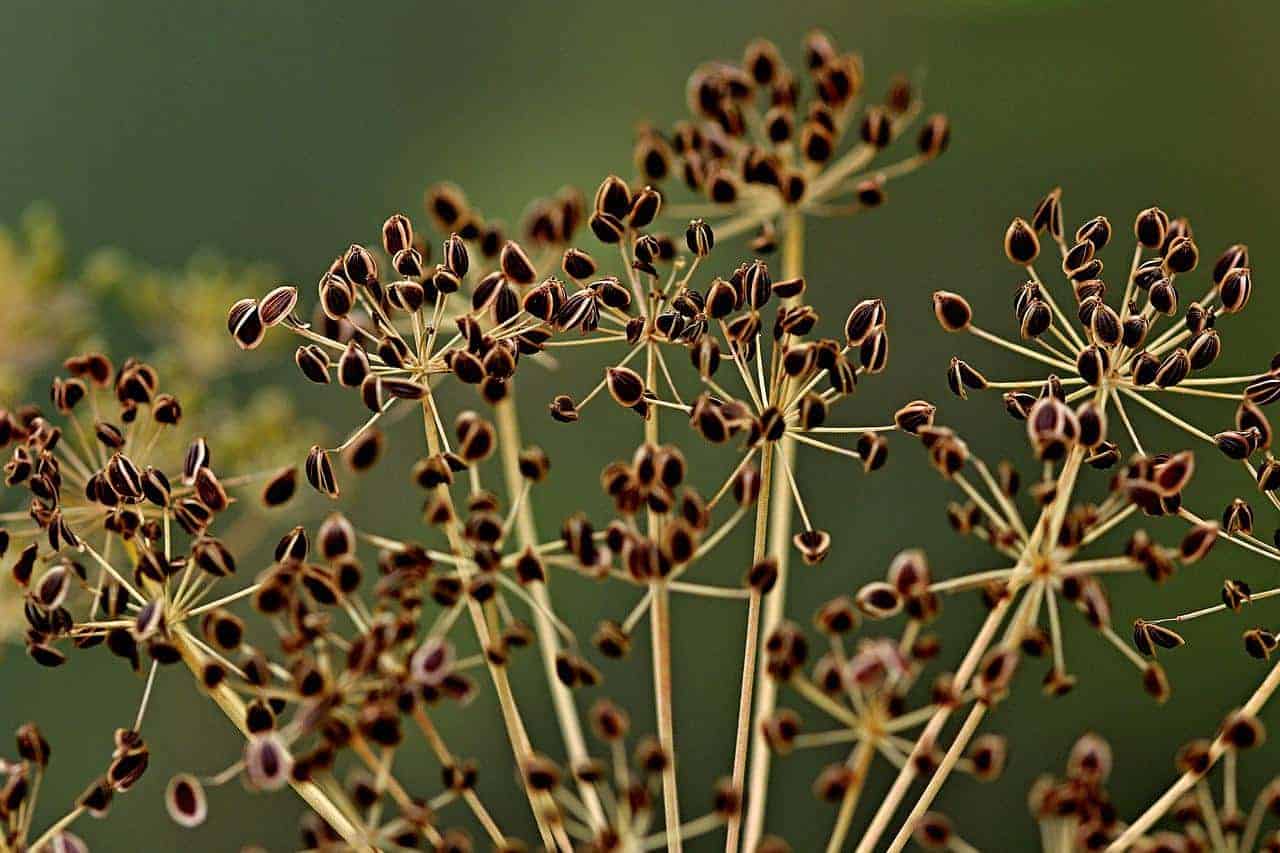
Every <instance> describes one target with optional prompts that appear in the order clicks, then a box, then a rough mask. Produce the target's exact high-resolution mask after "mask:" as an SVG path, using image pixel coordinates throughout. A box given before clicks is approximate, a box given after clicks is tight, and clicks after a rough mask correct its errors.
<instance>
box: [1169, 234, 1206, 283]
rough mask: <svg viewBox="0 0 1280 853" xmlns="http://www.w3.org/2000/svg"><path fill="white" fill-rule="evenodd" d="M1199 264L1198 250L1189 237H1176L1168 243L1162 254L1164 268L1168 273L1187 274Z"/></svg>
mask: <svg viewBox="0 0 1280 853" xmlns="http://www.w3.org/2000/svg"><path fill="white" fill-rule="evenodd" d="M1199 262H1200V250H1199V249H1198V248H1197V247H1196V243H1195V241H1194V240H1193V239H1191V237H1190V236H1177V237H1174V238H1173V239H1172V240H1170V241H1169V245H1168V246H1167V247H1166V248H1165V252H1164V267H1165V269H1166V270H1168V271H1169V272H1170V273H1175V274H1176V273H1187V272H1191V271H1192V270H1193V269H1195V268H1196V264H1197V263H1199Z"/></svg>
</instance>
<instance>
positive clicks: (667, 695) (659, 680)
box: [644, 343, 684, 853]
mask: <svg viewBox="0 0 1280 853" xmlns="http://www.w3.org/2000/svg"><path fill="white" fill-rule="evenodd" d="M654 347H656V344H653V343H650V345H649V352H648V362H647V365H646V369H645V387H647V388H653V387H655V384H654V383H655V379H656V378H657V371H656V368H657V358H656V352H657V351H656V349H654ZM644 440H645V442H646V443H648V444H650V445H652V446H655V447H656V446H657V444H658V411H657V409H654V410H652V411H651V412H650V413H649V416H648V417H647V418H646V419H645V422H644ZM658 533H659V531H658V518H657V515H656V514H655V513H654V512H653V511H652V510H650V511H649V535H650V536H651V537H652V538H653V539H654V541H657V539H658ZM651 611H652V612H651V613H650V614H649V629H650V630H649V634H650V637H651V639H652V645H653V693H654V695H653V699H654V706H655V708H654V709H655V712H656V717H657V723H658V742H659V743H660V744H662V749H663V751H664V752H666V755H667V763H666V766H665V767H664V768H663V771H662V803H663V811H664V814H665V816H666V827H667V850H668V853H680V851H681V850H683V849H684V846H683V843H682V841H681V834H680V799H679V792H678V791H677V789H676V749H675V726H674V723H673V720H672V701H671V595H670V590H669V589H668V588H667V581H666V579H665V578H658V579H657V580H655V581H654V582H653V601H652V605H651Z"/></svg>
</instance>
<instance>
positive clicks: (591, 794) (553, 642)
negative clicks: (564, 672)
mask: <svg viewBox="0 0 1280 853" xmlns="http://www.w3.org/2000/svg"><path fill="white" fill-rule="evenodd" d="M513 393H514V392H513ZM495 414H496V426H497V430H498V451H499V453H500V454H501V456H502V470H503V476H504V478H505V479H506V484H507V494H508V497H509V498H510V499H511V500H512V501H513V502H514V501H516V500H517V496H518V495H519V494H520V492H521V489H522V488H524V483H523V481H524V477H523V476H522V475H521V474H520V446H521V441H520V421H519V418H518V416H517V414H516V407H515V402H514V398H513V397H512V396H508V397H507V399H505V400H503V401H502V402H500V403H498V405H497V406H496V407H495ZM515 530H516V537H517V539H518V541H519V543H520V547H522V548H532V547H534V546H536V545H537V544H538V527H537V522H536V520H535V519H534V516H533V504H532V502H531V501H529V500H528V499H525V500H522V501H519V503H518V505H517V507H516V515H515ZM530 592H531V594H532V595H533V598H534V601H536V602H537V604H538V606H537V607H535V608H533V617H534V630H535V632H536V633H537V636H538V647H539V649H540V650H541V652H542V662H543V668H544V670H545V673H546V678H547V685H548V687H549V688H550V689H551V701H552V704H553V706H554V707H555V712H556V719H557V721H558V722H559V724H560V732H561V735H562V736H563V738H564V746H565V752H566V753H567V754H568V756H569V763H570V766H571V767H578V766H580V765H581V764H583V763H584V762H585V761H587V759H588V758H589V757H590V756H589V755H588V753H587V743H586V740H585V738H584V737H583V734H582V720H581V718H580V717H579V715H578V707H577V705H576V704H575V703H574V700H573V693H572V692H571V691H570V689H569V688H568V687H566V686H565V685H564V683H563V682H561V681H560V679H559V677H557V675H556V655H557V653H558V652H559V641H558V640H557V638H556V629H555V625H554V624H552V621H551V617H550V615H549V614H550V613H551V612H553V611H552V609H551V595H550V592H549V591H548V590H547V587H546V584H534V585H533V587H532V589H531V590H530ZM578 793H579V796H581V797H582V802H583V804H584V805H586V807H587V811H588V812H590V814H591V819H592V821H593V823H594V824H595V828H597V829H599V828H601V827H603V826H604V825H605V823H606V820H605V816H604V809H603V808H602V807H601V805H600V797H599V796H598V795H597V794H596V790H595V788H594V787H593V786H592V785H590V784H589V783H586V782H583V781H581V780H579V782H578Z"/></svg>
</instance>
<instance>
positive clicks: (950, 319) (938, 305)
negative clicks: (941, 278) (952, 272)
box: [933, 290, 973, 332]
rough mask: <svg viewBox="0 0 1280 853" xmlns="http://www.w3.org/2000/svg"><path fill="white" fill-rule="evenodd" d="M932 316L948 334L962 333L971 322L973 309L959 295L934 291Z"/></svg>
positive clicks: (944, 291)
mask: <svg viewBox="0 0 1280 853" xmlns="http://www.w3.org/2000/svg"><path fill="white" fill-rule="evenodd" d="M933 314H934V316H935V317H937V318H938V324H939V325H941V326H942V328H943V329H945V330H946V331H948V332H962V331H964V330H965V329H967V328H969V323H970V322H971V321H972V320H973V309H972V308H970V307H969V303H968V301H967V300H966V299H965V298H964V297H963V296H961V295H960V294H958V293H951V292H950V291H946V290H938V291H934V294H933Z"/></svg>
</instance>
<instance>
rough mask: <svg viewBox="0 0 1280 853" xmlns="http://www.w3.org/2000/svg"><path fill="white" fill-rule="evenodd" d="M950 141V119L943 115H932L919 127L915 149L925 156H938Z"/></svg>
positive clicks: (930, 157) (931, 157)
mask: <svg viewBox="0 0 1280 853" xmlns="http://www.w3.org/2000/svg"><path fill="white" fill-rule="evenodd" d="M950 143H951V121H950V120H949V119H948V118H947V117H946V116H944V115H941V114H939V115H932V116H930V117H929V119H928V120H927V121H926V122H925V123H924V124H923V125H922V126H921V127H920V134H919V136H917V137H916V150H918V151H919V152H920V153H921V154H922V155H924V156H925V157H926V158H929V159H933V158H935V157H939V156H941V155H942V154H943V152H945V151H946V150H947V146H948V145H949V144H950Z"/></svg>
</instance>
